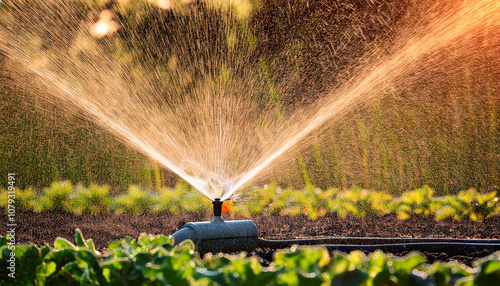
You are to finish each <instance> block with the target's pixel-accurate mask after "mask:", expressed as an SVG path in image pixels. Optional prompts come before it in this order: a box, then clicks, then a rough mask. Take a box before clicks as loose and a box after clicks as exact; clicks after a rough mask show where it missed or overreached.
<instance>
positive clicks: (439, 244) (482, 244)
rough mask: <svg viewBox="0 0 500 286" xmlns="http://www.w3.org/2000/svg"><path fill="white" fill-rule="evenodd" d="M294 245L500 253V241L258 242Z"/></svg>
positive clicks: (261, 243)
mask: <svg viewBox="0 0 500 286" xmlns="http://www.w3.org/2000/svg"><path fill="white" fill-rule="evenodd" d="M293 245H317V246H323V247H325V248H326V249H328V251H330V252H332V251H342V252H350V251H353V250H361V251H365V252H373V251H375V250H382V251H387V252H393V253H395V252H410V251H421V252H458V251H461V252H464V251H470V252H472V251H488V252H494V251H499V250H500V240H498V239H451V238H372V237H368V238H356V237H341V238H319V239H294V240H265V239H259V241H258V242H257V247H259V248H270V249H282V248H288V247H291V246H293Z"/></svg>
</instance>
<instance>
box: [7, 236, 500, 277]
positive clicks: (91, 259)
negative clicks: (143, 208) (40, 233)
mask: <svg viewBox="0 0 500 286" xmlns="http://www.w3.org/2000/svg"><path fill="white" fill-rule="evenodd" d="M7 242H8V238H7V237H0V284H2V285H155V286H156V285H498V284H499V282H500V279H499V277H500V262H499V261H500V252H497V253H495V254H492V255H490V256H488V257H485V258H482V259H480V260H478V261H476V262H475V263H474V268H471V267H467V266H465V265H463V264H460V263H459V262H457V261H450V262H440V261H438V262H435V263H433V264H430V265H429V264H426V259H425V257H424V256H423V255H422V254H419V253H409V254H407V255H406V256H404V257H399V258H395V257H392V255H390V254H385V253H383V252H380V251H375V252H373V253H370V254H368V255H365V254H364V253H362V252H360V251H353V252H351V253H350V254H342V253H337V252H335V253H333V254H329V253H328V251H327V250H326V249H325V248H322V247H300V248H299V247H292V248H291V249H289V250H280V251H277V252H276V253H275V255H274V259H273V262H272V267H263V266H261V265H260V264H259V262H258V260H257V259H256V258H255V257H250V258H247V256H246V254H245V253H241V254H236V255H227V254H218V255H207V256H206V257H205V258H203V259H202V258H200V257H199V256H197V255H196V253H195V251H194V245H193V243H192V242H191V241H185V242H183V243H181V244H179V245H177V246H176V247H173V246H172V239H171V238H170V237H166V236H159V235H147V234H141V235H140V236H139V237H138V238H137V239H132V238H124V239H122V240H120V241H113V242H110V243H109V244H108V246H107V247H106V248H105V250H104V252H102V253H101V252H99V251H98V250H97V249H96V248H95V246H94V243H93V242H92V240H91V239H88V240H86V239H84V237H83V235H82V233H81V232H80V230H78V229H77V230H76V232H75V242H74V243H72V242H70V241H68V240H67V239H64V238H57V239H56V240H55V241H54V246H53V247H49V246H48V245H45V246H43V247H42V248H38V247H37V246H35V245H33V244H31V245H16V248H15V249H12V251H14V253H15V257H16V278H15V279H11V278H10V277H9V276H8V274H9V273H10V272H9V271H10V270H9V269H8V261H7V258H8V257H10V251H11V250H10V249H9V245H8V244H7Z"/></svg>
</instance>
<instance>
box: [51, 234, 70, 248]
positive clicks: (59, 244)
mask: <svg viewBox="0 0 500 286" xmlns="http://www.w3.org/2000/svg"><path fill="white" fill-rule="evenodd" d="M54 248H55V249H63V248H69V249H75V245H74V244H73V243H71V242H69V240H67V239H65V238H62V237H58V238H56V240H55V241H54Z"/></svg>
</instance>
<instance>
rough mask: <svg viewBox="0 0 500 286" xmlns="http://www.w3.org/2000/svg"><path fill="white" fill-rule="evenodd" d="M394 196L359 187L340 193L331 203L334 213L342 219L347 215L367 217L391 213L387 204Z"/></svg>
mask: <svg viewBox="0 0 500 286" xmlns="http://www.w3.org/2000/svg"><path fill="white" fill-rule="evenodd" d="M391 199H392V196H390V195H388V194H386V193H383V192H374V191H368V190H365V189H361V188H358V187H354V188H351V189H350V190H346V191H343V192H339V193H338V194H337V196H336V197H335V198H334V199H333V200H332V202H331V203H330V207H331V210H332V212H336V213H337V214H338V215H339V216H340V217H345V216H347V214H353V215H355V216H360V217H361V216H366V215H371V214H386V213H389V211H390V210H389V209H388V208H387V204H388V203H389V202H390V201H391Z"/></svg>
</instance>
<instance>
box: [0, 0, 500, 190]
mask: <svg viewBox="0 0 500 286" xmlns="http://www.w3.org/2000/svg"><path fill="white" fill-rule="evenodd" d="M54 3H56V4H57V5H56V6H57V7H58V8H57V9H55V8H54V7H56V6H54V5H55V4H54ZM53 4H54V5H53ZM443 7H444V8H443ZM452 8H453V9H452ZM75 11H78V10H77V9H76V8H75V7H74V5H73V6H72V5H66V4H64V3H63V2H59V1H48V2H47V3H46V4H39V5H29V1H28V2H25V1H14V4H13V5H11V7H10V10H9V11H8V12H2V13H3V14H2V18H1V24H2V29H1V30H0V49H2V50H3V51H5V52H6V54H7V55H8V56H9V57H10V58H12V59H13V60H14V61H16V62H17V63H19V67H20V68H23V69H26V70H28V71H29V72H31V73H32V75H33V76H36V77H37V78H38V79H39V80H41V81H42V82H44V83H45V84H46V85H47V86H48V87H49V88H50V89H51V90H52V91H51V92H48V93H44V94H39V95H38V96H42V97H45V98H47V99H49V100H51V99H58V100H62V101H64V102H66V103H67V104H68V106H71V108H79V109H81V110H82V111H83V112H84V113H85V114H86V115H87V116H88V118H89V120H93V121H96V122H98V123H99V124H101V125H102V126H104V127H105V128H106V129H107V130H109V131H110V132H112V133H114V134H115V135H116V136H118V137H120V138H121V139H122V140H123V141H124V142H126V143H127V144H129V145H131V146H133V147H135V148H136V149H137V150H139V151H141V152H142V153H144V154H145V155H147V156H149V157H151V158H153V159H154V160H157V161H158V162H159V163H161V164H162V165H164V166H165V167H167V168H169V169H171V170H172V171H174V172H175V173H177V174H178V175H179V176H181V177H182V178H184V179H185V180H186V181H187V182H189V183H190V184H191V185H193V186H194V187H195V188H196V189H198V190H200V191H201V192H202V193H204V194H205V195H206V196H207V197H209V198H210V199H214V198H217V197H221V198H222V199H223V200H224V199H227V198H229V196H231V195H232V194H233V193H234V192H235V191H237V190H238V189H240V188H241V187H242V186H244V185H245V184H246V183H248V182H249V181H251V180H252V179H253V178H254V177H255V176H257V175H258V174H259V173H261V172H262V171H263V170H265V169H266V167H268V166H269V165H270V164H272V163H273V162H274V161H275V160H276V159H277V158H279V157H280V156H282V155H283V154H285V153H286V152H287V151H288V150H289V149H290V148H291V147H293V146H294V145H295V144H297V143H298V142H300V141H301V140H304V139H305V138H306V137H307V136H308V134H310V133H311V132H312V131H314V130H315V129H317V128H318V127H320V126H322V125H324V124H325V123H327V122H328V123H330V122H335V120H336V119H338V118H341V116H343V115H344V114H345V113H346V112H347V111H348V110H349V109H351V108H352V107H354V106H356V105H360V104H368V103H370V102H373V101H374V100H376V99H378V98H379V97H380V96H381V95H382V94H383V93H382V92H380V90H381V89H383V88H385V87H386V85H387V84H388V83H389V82H391V85H392V86H393V87H396V88H397V86H398V85H401V86H403V85H404V84H405V76H406V75H408V74H409V73H411V72H415V68H416V67H417V66H418V65H417V63H419V62H420V61H423V60H424V58H425V59H426V60H428V58H429V57H432V55H434V54H436V53H438V52H439V51H441V50H443V49H445V48H446V49H453V48H454V47H455V46H459V45H460V43H461V41H463V40H465V38H467V37H473V36H474V35H480V34H482V33H485V32H487V31H490V30H492V29H495V28H496V29H498V28H499V27H498V26H499V23H500V3H499V2H498V1H488V0H478V1H462V2H460V3H459V4H458V3H457V4H456V5H454V6H453V7H451V5H444V6H436V7H433V8H431V9H429V11H430V12H431V13H429V14H428V15H427V18H426V19H425V21H426V22H427V24H426V25H424V26H423V27H422V28H421V29H418V30H417V31H415V30H406V31H401V33H400V38H399V39H398V40H397V41H395V43H394V46H395V47H396V48H393V49H391V50H392V52H388V49H378V50H377V49H373V50H372V51H371V52H370V53H367V55H366V56H365V57H364V58H362V59H361V60H360V61H359V62H360V65H359V66H357V67H355V68H354V67H353V71H355V72H353V73H352V76H350V77H349V78H345V79H344V80H343V82H342V83H341V84H339V85H338V86H337V87H336V88H334V89H332V90H331V91H330V92H329V93H328V95H327V96H324V97H322V98H321V99H319V100H318V101H317V102H315V103H314V104H312V105H309V106H306V107H304V108H302V109H299V110H294V111H293V112H292V113H291V114H290V115H288V116H287V117H284V116H279V115H278V116H277V115H276V104H275V102H273V101H272V100H271V101H270V100H264V99H261V100H259V99H257V100H251V98H255V97H259V96H261V95H262V94H265V93H266V92H267V91H266V84H265V80H266V79H265V76H263V75H262V74H261V73H259V72H258V71H259V68H258V65H257V64H256V63H252V62H250V60H249V59H248V58H246V57H245V56H241V50H238V51H231V49H227V48H224V47H223V46H224V45H226V44H227V43H225V42H223V41H221V40H219V39H215V40H214V39H212V38H211V34H210V33H211V31H210V29H215V28H214V27H210V23H209V25H203V21H206V15H205V16H203V17H201V16H200V17H198V16H197V15H196V14H194V15H191V16H190V17H188V18H187V19H188V20H189V21H188V20H186V23H185V25H186V26H189V25H193V27H192V29H191V30H190V33H194V34H186V35H183V36H185V37H186V38H187V40H186V41H185V42H183V41H182V40H180V39H172V41H174V42H175V41H178V43H174V44H171V43H170V44H169V45H168V46H170V47H171V46H173V47H175V48H173V49H172V50H165V51H164V53H165V54H167V55H168V56H166V58H168V61H167V62H168V66H167V67H164V68H165V70H168V72H167V73H165V72H164V70H163V69H162V67H159V68H158V67H149V66H147V65H146V64H144V65H140V64H138V63H137V59H134V56H133V54H132V55H131V56H130V57H127V56H122V57H114V56H113V54H112V53H109V51H108V49H109V50H111V49H116V43H114V42H113V38H112V37H106V36H104V35H105V34H106V33H112V32H114V30H116V29H117V28H118V27H117V26H115V25H111V26H109V25H108V26H105V25H104V24H103V23H101V26H99V25H97V26H95V25H94V26H93V23H96V20H98V19H101V20H102V21H104V20H103V19H107V20H108V21H111V19H112V17H111V16H109V15H107V16H106V15H104V16H103V15H102V14H101V15H98V14H96V13H94V14H91V15H79V14H78V13H77V12H75ZM193 20H194V21H195V22H196V20H198V21H199V22H200V23H198V24H199V25H195V24H192V22H193ZM212 24H213V23H212ZM216 24H217V25H218V26H217V27H218V28H217V29H222V30H223V31H227V33H229V34H230V33H231V32H232V31H233V30H232V28H231V27H232V26H233V25H236V24H235V23H234V22H231V20H226V21H223V22H222V23H216ZM103 25H104V26H103ZM153 29H154V28H153ZM178 29H179V30H183V29H184V28H183V27H178ZM136 33H141V31H136ZM142 33H144V31H142ZM195 34H196V35H195ZM96 35H97V36H98V37H101V36H104V37H103V38H100V39H98V41H99V43H98V44H96V43H95V40H94V37H96ZM179 35H182V33H180V34H179ZM47 38H48V39H49V40H50V41H47ZM196 39H198V41H197V40H196ZM200 39H201V46H196V47H193V46H191V45H196V43H198V45H200ZM204 40H205V41H206V42H205V43H204V42H203V41H204ZM47 42H51V43H53V44H52V45H49V46H47ZM208 43H209V44H210V45H213V47H212V49H208V48H207V49H205V48H204V47H203V44H208ZM143 44H145V45H146V46H147V44H148V43H147V42H146V43H143ZM164 48H165V47H162V46H153V47H151V46H147V47H146V48H145V49H151V51H154V52H151V55H153V54H154V55H157V54H161V53H157V52H158V50H160V51H161V50H162V49H164ZM192 50H197V51H199V52H198V53H196V54H194V55H193V53H190V52H187V53H186V51H192ZM145 54H146V55H148V53H147V52H146V53H145ZM151 57H153V56H151ZM247 60H248V61H247ZM434 64H439V63H434ZM165 74H167V75H169V76H170V77H168V78H165ZM193 75H196V76H193ZM162 81H165V82H168V84H166V85H165V86H162V85H161V84H160V86H159V85H158V82H162Z"/></svg>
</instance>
